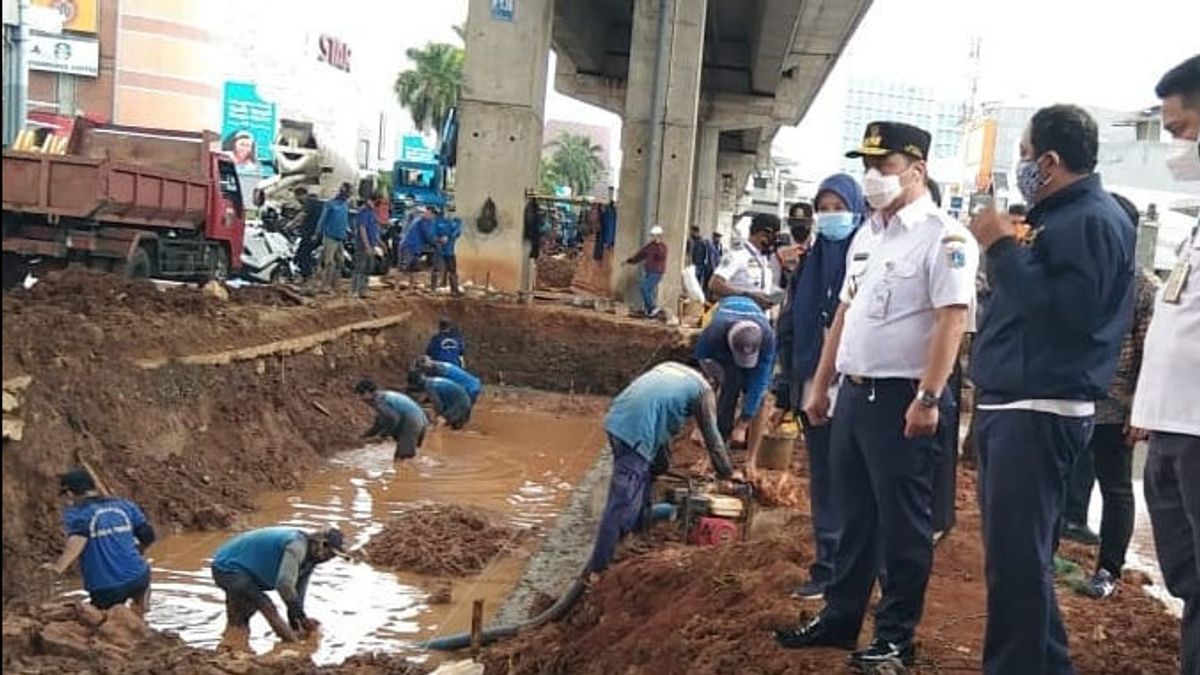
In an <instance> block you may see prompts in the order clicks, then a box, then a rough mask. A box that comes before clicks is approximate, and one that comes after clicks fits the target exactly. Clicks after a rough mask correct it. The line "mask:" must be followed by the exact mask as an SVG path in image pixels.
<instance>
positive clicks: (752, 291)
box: [708, 213, 782, 310]
mask: <svg viewBox="0 0 1200 675" xmlns="http://www.w3.org/2000/svg"><path fill="white" fill-rule="evenodd" d="M778 234H779V217H778V216H775V215H773V214H770V213H758V214H755V215H754V218H753V219H752V220H751V221H750V236H749V237H748V238H747V239H746V240H745V241H744V242H742V244H741V246H738V247H735V248H733V249H732V250H730V251H729V252H728V253H727V254H725V255H724V256H722V257H721V263H720V264H719V265H717V269H716V270H714V271H713V276H712V280H711V281H709V283H708V289H709V291H711V292H712V294H713V295H714V296H715V297H716V298H717V299H718V300H719V299H721V298H725V297H729V296H731V295H744V296H746V297H748V298H750V299H751V300H753V301H754V302H755V303H757V304H758V306H759V307H761V308H763V309H764V310H765V309H770V308H771V307H773V306H775V305H777V304H779V300H780V299H781V296H782V292H781V289H780V288H779V284H778V281H777V277H776V273H775V267H776V266H777V263H775V262H774V257H775V255H774V251H775V238H776V236H777V235H778Z"/></svg>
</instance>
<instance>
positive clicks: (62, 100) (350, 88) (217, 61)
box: [5, 0, 404, 175]
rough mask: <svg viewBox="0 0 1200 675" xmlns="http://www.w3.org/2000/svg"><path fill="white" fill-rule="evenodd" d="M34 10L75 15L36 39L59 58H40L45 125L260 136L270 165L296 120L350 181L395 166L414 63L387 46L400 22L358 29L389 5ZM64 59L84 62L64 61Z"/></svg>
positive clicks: (34, 86)
mask: <svg viewBox="0 0 1200 675" xmlns="http://www.w3.org/2000/svg"><path fill="white" fill-rule="evenodd" d="M31 1H32V2H33V4H34V5H40V6H43V8H46V9H56V10H58V11H61V12H63V14H64V15H70V16H71V17H73V20H68V21H66V22H65V23H64V24H63V26H62V31H61V33H59V34H57V35H42V34H41V33H39V32H38V31H36V30H35V31H34V34H35V39H34V40H33V41H32V43H31V44H32V45H33V47H32V48H35V49H36V48H39V44H40V42H39V41H41V42H44V44H43V45H41V48H43V49H46V50H48V51H49V52H51V53H50V56H49V57H48V58H49V62H48V63H43V64H41V65H39V64H38V62H37V61H36V60H31V69H30V75H29V89H28V91H29V94H28V98H29V101H30V104H29V111H30V113H31V114H32V113H43V114H48V115H58V116H62V117H71V116H74V115H78V114H84V115H88V116H90V117H93V118H96V119H99V120H103V121H111V122H114V123H117V124H125V125H133V126H146V127H156V128H167V129H180V130H188V131H198V130H213V131H217V132H221V134H222V136H223V137H226V138H225V141H226V145H227V146H228V145H232V140H233V139H232V138H231V136H233V135H237V134H239V133H243V132H251V133H252V134H254V135H255V137H254V140H255V146H256V147H255V150H254V151H255V153H256V154H257V157H256V159H258V160H268V159H270V155H271V150H270V146H271V145H272V144H273V143H274V142H275V136H276V134H277V133H278V128H279V125H280V123H281V122H282V121H283V120H293V121H297V122H299V123H302V124H305V125H311V129H312V134H313V135H314V136H315V137H316V139H317V140H318V142H319V143H320V144H321V147H322V149H323V151H328V154H329V155H331V156H332V158H333V160H334V163H335V164H337V165H338V166H339V167H340V170H341V171H342V172H347V173H348V172H354V171H358V172H367V171H376V170H381V169H382V170H388V169H390V168H391V164H392V162H393V161H394V158H395V155H396V152H397V146H398V140H397V139H398V135H399V133H398V132H399V131H400V130H401V126H402V125H401V119H402V118H401V115H402V111H401V109H400V106H399V104H398V103H397V102H396V99H395V94H394V93H393V88H392V85H393V82H394V80H395V77H396V72H397V71H398V70H399V69H400V68H401V67H402V66H403V65H404V64H403V54H402V50H400V49H397V48H396V46H395V45H394V44H393V43H391V42H389V41H388V40H387V39H386V36H387V35H388V30H389V29H388V22H387V21H380V22H377V23H375V24H372V25H370V26H366V27H364V26H362V25H359V24H356V23H355V21H356V20H359V21H360V19H356V17H364V16H371V15H372V14H373V13H374V12H375V11H376V9H377V8H378V5H377V4H375V3H371V2H369V0H343V2H340V3H336V4H330V3H324V2H320V1H319V0H297V1H296V2H291V3H287V4H286V5H283V4H279V3H273V2H244V1H238V0H71V1H70V2H65V1H64V0H31ZM9 4H10V3H9V2H8V1H7V0H6V5H5V16H6V24H7V23H9V21H8V19H9V14H10V12H9ZM81 18H82V20H80V19H81ZM10 29H12V30H15V28H14V27H12V26H8V25H6V27H5V30H6V36H7V35H8V33H9V31H10ZM60 44H63V45H65V46H63V47H59V46H58V45H60ZM9 47H10V44H9V41H8V40H6V41H5V49H6V54H5V63H6V64H8V63H9V62H10V59H9V58H8V56H9V54H8V51H7V50H8V49H9ZM89 50H90V51H89ZM61 54H71V55H72V56H70V57H69V58H60V59H59V60H58V61H54V59H53V57H54V56H56V55H61ZM68 61H70V64H69V65H70V67H71V68H72V69H73V70H70V69H68V68H67V67H66V66H65V65H64V64H66V63H68ZM77 61H78V62H80V63H78V64H77V63H74V62H77ZM8 70H9V69H8V68H7V67H6V69H5V81H6V84H7V83H8V82H9V81H10V73H9V72H8ZM7 95H8V88H7V87H6V96H7ZM248 97H249V98H248ZM265 173H266V174H267V175H269V174H270V169H269V168H267V169H266V170H265Z"/></svg>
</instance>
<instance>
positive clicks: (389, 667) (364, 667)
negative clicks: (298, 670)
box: [316, 654, 433, 675]
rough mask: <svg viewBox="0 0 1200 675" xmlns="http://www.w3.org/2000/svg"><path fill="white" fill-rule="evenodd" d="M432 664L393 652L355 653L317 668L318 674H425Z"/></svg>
mask: <svg viewBox="0 0 1200 675" xmlns="http://www.w3.org/2000/svg"><path fill="white" fill-rule="evenodd" d="M431 671H433V666H428V665H424V664H416V663H413V662H411V661H409V660H408V659H405V658H403V657H401V656H396V655H394V654H355V655H354V656H351V657H350V658H348V659H346V660H345V661H343V662H342V663H341V664H339V665H336V666H328V667H325V668H319V669H317V671H316V672H317V673H318V675H425V673H429V672H431Z"/></svg>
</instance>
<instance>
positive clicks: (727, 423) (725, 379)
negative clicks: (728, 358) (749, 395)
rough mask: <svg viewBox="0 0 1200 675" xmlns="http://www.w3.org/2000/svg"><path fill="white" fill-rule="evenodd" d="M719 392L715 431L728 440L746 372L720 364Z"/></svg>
mask: <svg viewBox="0 0 1200 675" xmlns="http://www.w3.org/2000/svg"><path fill="white" fill-rule="evenodd" d="M721 369H722V371H723V372H724V374H723V375H722V376H721V390H720V391H718V392H717V429H719V430H720V432H721V436H722V437H723V438H724V439H725V440H727V441H728V440H729V435H730V434H732V433H733V427H734V423H735V422H736V419H735V418H736V416H737V405H738V400H739V399H740V398H741V396H742V392H743V391H744V390H745V388H746V371H745V370H743V369H741V368H738V367H737V366H735V365H733V364H726V363H722V364H721Z"/></svg>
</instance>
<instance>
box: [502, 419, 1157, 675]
mask: <svg viewBox="0 0 1200 675" xmlns="http://www.w3.org/2000/svg"><path fill="white" fill-rule="evenodd" d="M673 450H674V458H673V459H674V463H675V466H676V467H678V468H679V469H682V470H684V472H688V473H694V474H704V473H707V472H708V467H707V459H706V458H705V455H704V451H703V449H702V447H701V446H699V445H698V444H695V443H693V442H691V441H682V442H677V443H676V444H675V445H674V447H673ZM742 454H744V453H735V463H737V460H739V459H741V455H742ZM804 457H805V455H804V454H803V453H799V452H798V453H797V459H796V461H795V462H794V463H793V466H792V471H791V475H792V477H794V478H795V482H796V495H795V496H796V501H797V502H798V503H799V504H800V512H799V515H798V516H797V517H794V518H792V519H790V520H788V521H787V522H786V523H785V524H784V525H783V527H782V529H781V530H779V531H777V532H775V533H773V534H772V535H771V536H770V537H769V538H765V539H762V540H758V539H756V540H753V541H750V542H745V543H739V544H735V545H732V546H727V547H722V548H715V549H713V548H708V549H705V548H695V547H689V546H684V545H683V544H680V543H679V541H678V537H675V536H664V527H660V528H656V529H655V530H654V531H653V532H652V533H651V534H650V536H649V537H647V538H646V539H645V540H644V541H642V542H630V543H632V544H633V545H627V546H625V547H623V550H622V551H621V553H620V554H619V555H618V556H617V562H616V563H615V564H614V565H613V566H612V567H610V568H609V570H608V571H606V572H605V573H604V574H603V575H602V576H601V578H600V579H599V580H598V581H597V582H596V583H595V584H594V585H593V586H592V587H591V588H590V589H589V590H588V591H587V592H586V594H585V595H584V597H583V598H582V599H581V600H580V601H579V602H578V603H577V604H576V605H575V607H574V608H572V610H571V611H570V612H569V613H568V614H567V616H566V617H565V618H564V619H563V620H562V621H560V622H558V623H553V624H549V625H546V626H543V627H541V628H538V629H535V630H533V631H531V632H529V633H526V634H523V635H521V636H519V637H517V638H515V639H513V640H511V641H508V642H503V643H500V644H497V645H495V646H493V647H491V648H490V649H489V650H488V651H487V652H486V653H485V663H486V664H487V673H488V675H590V674H595V675H608V674H610V673H647V674H649V673H653V674H654V675H675V674H678V675H685V674H692V673H731V674H732V673H738V674H741V673H755V674H761V675H792V674H799V673H849V672H851V671H850V670H849V668H848V667H847V666H845V665H844V658H845V653H844V652H840V651H837V650H830V649H815V650H798V651H797V650H785V649H783V648H781V647H779V646H778V645H776V644H775V642H774V639H773V637H772V635H771V631H772V629H773V628H776V627H780V626H792V625H796V623H797V622H798V621H802V620H805V619H806V618H807V617H808V616H810V615H812V614H815V613H816V612H819V611H820V609H821V606H822V605H821V602H819V601H818V602H815V603H802V602H800V601H796V600H792V599H790V598H789V595H790V591H791V589H793V588H794V587H795V586H797V585H798V584H800V583H801V582H803V581H804V580H805V579H806V578H807V567H808V565H809V564H810V563H811V561H812V549H811V541H812V534H811V529H810V527H811V526H810V520H809V518H808V513H807V511H808V479H807V471H806V467H805V466H804V461H805V460H804ZM975 489H976V488H975V476H974V474H973V473H971V472H969V471H965V470H962V471H960V472H959V482H958V495H957V502H958V509H959V512H958V513H959V515H958V525H957V527H956V528H955V529H954V530H953V531H952V533H951V534H950V536H948V537H947V538H946V539H945V540H943V541H942V543H941V544H940V545H939V546H938V547H937V548H936V549H935V552H934V569H933V574H932V577H931V578H930V583H929V588H928V591H927V593H926V604H925V614H924V617H923V619H922V623H921V625H920V626H919V628H918V632H917V641H918V663H917V666H916V667H915V668H914V669H913V671H912V672H916V673H941V672H979V671H980V670H981V669H982V666H981V659H982V653H983V631H984V625H985V620H986V598H987V591H986V587H985V582H984V574H983V547H982V538H981V534H980V522H979V515H978V509H977V508H976V506H975V500H974V494H975ZM647 549H649V550H647ZM1064 553H1065V554H1067V555H1070V556H1073V557H1076V558H1080V563H1081V564H1082V565H1083V566H1084V567H1085V569H1088V570H1090V569H1092V568H1093V567H1094V564H1095V563H1094V557H1092V556H1094V552H1092V551H1090V550H1087V549H1081V548H1079V547H1073V546H1067V547H1065V548H1064ZM1144 582H1145V577H1144V576H1143V575H1138V574H1129V575H1127V576H1126V580H1125V583H1124V584H1123V585H1122V586H1120V587H1119V590H1118V592H1117V593H1116V595H1114V596H1113V597H1112V598H1109V599H1107V600H1105V601H1099V602H1098V601H1094V600H1091V599H1089V598H1086V597H1083V596H1081V595H1078V594H1077V593H1075V592H1073V591H1072V590H1071V589H1070V588H1068V587H1067V585H1066V584H1065V583H1060V585H1059V588H1058V595H1059V604H1060V607H1061V610H1062V615H1063V620H1064V622H1065V623H1066V625H1067V629H1068V633H1069V634H1070V649H1071V656H1072V659H1073V660H1074V663H1075V667H1076V669H1077V671H1078V672H1079V673H1080V675H1109V674H1111V675H1118V674H1120V675H1129V674H1134V673H1136V674H1139V675H1174V673H1177V672H1178V671H1179V663H1178V654H1179V622H1178V620H1177V619H1175V618H1173V617H1171V616H1170V615H1168V614H1167V613H1166V612H1165V610H1164V608H1163V607H1162V605H1161V604H1160V603H1159V602H1158V601H1156V600H1154V599H1152V598H1150V597H1148V596H1147V595H1146V594H1145V593H1144V592H1143V589H1142V588H1141V584H1142V583H1144ZM875 600H876V601H877V600H878V598H877V597H876V598H875ZM871 623H872V621H871V618H870V613H868V619H867V622H866V625H865V626H864V627H863V634H862V636H861V641H862V642H863V643H865V642H866V640H867V639H868V638H869V636H870V633H871V630H872V627H871Z"/></svg>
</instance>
